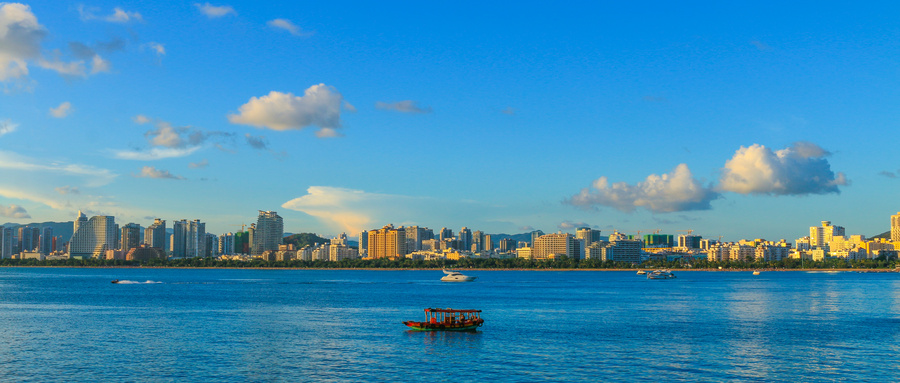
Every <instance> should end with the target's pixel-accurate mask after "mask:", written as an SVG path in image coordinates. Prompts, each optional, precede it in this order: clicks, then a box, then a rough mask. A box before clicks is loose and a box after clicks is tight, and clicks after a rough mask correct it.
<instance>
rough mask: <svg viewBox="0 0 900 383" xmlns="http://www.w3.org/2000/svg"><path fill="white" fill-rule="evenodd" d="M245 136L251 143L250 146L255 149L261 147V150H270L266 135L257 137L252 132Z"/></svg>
mask: <svg viewBox="0 0 900 383" xmlns="http://www.w3.org/2000/svg"><path fill="white" fill-rule="evenodd" d="M244 137H245V138H246V139H247V144H248V145H250V147H251V148H253V149H259V150H268V149H269V144H268V143H267V142H266V137H265V136H259V137H256V136H253V135H251V134H250V133H247V134H246V135H245V136H244Z"/></svg>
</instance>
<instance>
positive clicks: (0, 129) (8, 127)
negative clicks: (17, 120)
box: [0, 119, 19, 137]
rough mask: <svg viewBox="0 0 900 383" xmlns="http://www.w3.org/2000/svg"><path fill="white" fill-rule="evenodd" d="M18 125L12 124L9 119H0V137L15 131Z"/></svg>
mask: <svg viewBox="0 0 900 383" xmlns="http://www.w3.org/2000/svg"><path fill="white" fill-rule="evenodd" d="M18 126H19V125H17V124H13V123H12V121H10V120H8V119H7V120H3V121H0V137H2V136H4V135H7V134H9V133H12V132H15V131H16V128H17V127H18Z"/></svg>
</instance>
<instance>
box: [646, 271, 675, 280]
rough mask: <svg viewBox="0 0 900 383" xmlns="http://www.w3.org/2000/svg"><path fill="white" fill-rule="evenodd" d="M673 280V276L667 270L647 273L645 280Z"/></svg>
mask: <svg viewBox="0 0 900 383" xmlns="http://www.w3.org/2000/svg"><path fill="white" fill-rule="evenodd" d="M673 278H675V274H672V272H671V271H669V270H662V269H660V270H653V271H651V272H649V273H647V279H673Z"/></svg>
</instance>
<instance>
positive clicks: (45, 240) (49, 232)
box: [41, 226, 56, 255]
mask: <svg viewBox="0 0 900 383" xmlns="http://www.w3.org/2000/svg"><path fill="white" fill-rule="evenodd" d="M54 250H56V249H54V248H53V227H52V226H45V227H44V228H43V229H41V254H45V255H46V254H50V253H52V252H53V251H54Z"/></svg>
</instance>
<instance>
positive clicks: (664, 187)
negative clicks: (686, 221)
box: [566, 164, 719, 213]
mask: <svg viewBox="0 0 900 383" xmlns="http://www.w3.org/2000/svg"><path fill="white" fill-rule="evenodd" d="M591 186H592V187H591V188H585V189H582V190H581V192H580V193H579V194H576V195H574V196H572V197H571V198H569V199H568V200H567V201H566V202H567V203H569V204H572V205H575V206H581V207H594V206H596V205H602V206H609V207H613V208H616V209H618V210H621V211H624V212H631V211H634V210H635V209H636V208H638V207H643V208H645V209H647V210H649V211H651V212H654V213H669V212H675V211H686V210H707V209H710V208H711V206H710V202H712V201H713V200H714V199H717V198H719V194H718V193H716V192H714V191H713V190H712V189H711V188H707V187H704V186H703V185H702V184H701V183H700V182H699V181H697V180H696V179H694V177H693V175H692V174H691V171H690V169H688V166H687V165H685V164H680V165H678V166H677V167H675V169H674V170H673V171H672V172H671V173H668V174H663V175H656V174H651V175H650V176H648V177H647V178H646V179H645V180H644V181H642V182H638V183H637V184H636V185H629V184H627V183H625V182H617V183H614V184H612V185H610V183H609V180H608V179H607V178H606V177H600V178H598V179H597V180H595V181H594V182H593V184H592V185H591Z"/></svg>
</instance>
